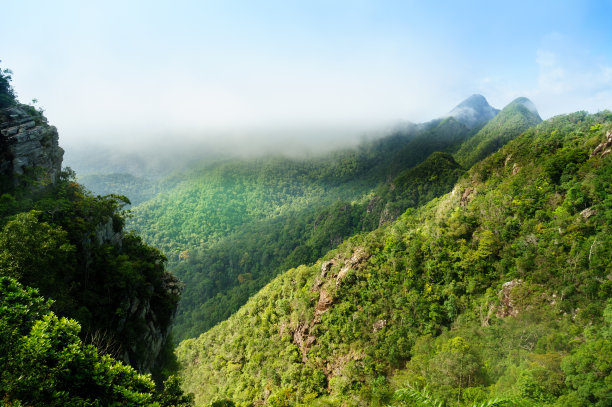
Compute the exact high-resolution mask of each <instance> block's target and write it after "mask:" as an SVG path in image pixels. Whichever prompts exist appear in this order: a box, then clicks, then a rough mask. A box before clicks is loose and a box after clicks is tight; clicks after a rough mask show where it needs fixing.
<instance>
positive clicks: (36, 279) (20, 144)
mask: <svg viewBox="0 0 612 407" xmlns="http://www.w3.org/2000/svg"><path fill="white" fill-rule="evenodd" d="M10 74H11V73H10V71H7V70H0V366H1V368H0V405H2V406H4V405H7V406H21V405H28V406H30V405H32V406H34V405H36V406H42V405H46V406H60V405H61V406H85V405H132V406H141V405H142V406H144V405H147V406H149V405H150V406H161V405H164V406H170V405H191V404H192V400H191V398H190V397H188V396H184V395H183V393H182V391H181V390H180V380H179V379H177V378H176V377H174V376H172V377H169V378H168V375H169V373H171V370H172V369H174V364H175V359H174V356H173V353H172V341H171V340H170V338H169V335H170V327H171V324H172V319H173V317H174V313H175V311H176V306H177V303H178V300H179V297H180V293H181V289H182V285H181V284H180V282H179V281H178V280H177V279H176V278H175V277H174V276H173V275H172V274H170V273H168V272H167V271H166V270H165V261H166V258H165V257H164V256H163V254H161V252H160V251H159V250H157V249H155V248H153V247H150V246H148V245H146V244H144V243H143V242H142V239H141V238H140V237H139V236H137V235H135V234H133V233H127V232H125V231H124V229H123V227H124V224H125V214H124V212H123V211H122V207H123V205H124V204H125V202H126V199H125V198H124V197H121V196H118V195H107V196H97V197H94V196H92V195H90V194H88V193H87V192H85V191H84V188H83V187H82V186H81V185H79V184H78V183H76V182H75V181H74V173H72V172H71V171H70V170H62V169H61V164H62V155H63V150H62V149H61V148H60V147H59V145H58V132H57V130H56V129H55V127H53V126H50V125H49V124H47V119H46V118H45V117H44V116H43V114H42V111H40V110H37V109H35V108H33V107H32V106H29V105H24V104H20V103H19V101H18V100H17V98H16V96H15V93H14V91H13V89H12V87H11V86H10V80H11V76H10ZM168 369H170V370H168ZM146 373H153V374H154V376H155V379H156V380H157V385H158V387H157V388H156V384H155V383H154V381H153V380H152V377H151V376H150V375H146ZM166 379H167V380H166ZM164 380H166V381H165V383H162V382H163V381H164Z"/></svg>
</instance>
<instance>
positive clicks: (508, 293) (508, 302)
mask: <svg viewBox="0 0 612 407" xmlns="http://www.w3.org/2000/svg"><path fill="white" fill-rule="evenodd" d="M521 284H523V280H520V279H519V280H512V281H508V282H506V283H504V284H503V285H502V288H501V290H500V292H499V298H500V301H501V304H500V305H501V306H500V308H499V310H498V311H497V314H496V315H497V317H498V318H506V317H515V316H517V315H518V314H519V309H518V307H517V306H516V304H515V303H514V301H513V300H512V291H513V290H514V288H515V287H518V286H520V285H521Z"/></svg>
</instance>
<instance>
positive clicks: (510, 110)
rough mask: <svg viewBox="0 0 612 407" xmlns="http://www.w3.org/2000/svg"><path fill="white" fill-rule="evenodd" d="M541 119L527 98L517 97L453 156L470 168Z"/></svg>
mask: <svg viewBox="0 0 612 407" xmlns="http://www.w3.org/2000/svg"><path fill="white" fill-rule="evenodd" d="M541 121H542V119H541V118H540V115H539V114H538V112H537V111H536V110H535V108H534V106H533V103H532V102H531V101H530V100H529V99H527V98H522V97H521V98H517V99H515V100H514V101H512V103H510V104H509V105H508V106H506V107H505V108H504V109H503V110H502V111H501V112H500V113H498V114H497V116H495V117H494V118H493V119H491V120H490V121H489V122H488V123H487V124H486V125H485V126H484V127H483V128H482V130H481V131H479V132H478V134H477V135H475V136H474V137H472V138H470V139H469V140H467V141H466V142H465V143H463V144H462V145H461V147H460V148H459V150H458V151H457V152H456V153H455V158H456V159H457V161H458V162H459V163H460V164H461V165H463V166H464V167H465V168H470V167H471V166H472V165H474V164H476V163H477V162H478V161H480V160H482V159H483V158H485V157H487V156H488V155H489V154H491V153H493V152H495V151H496V150H498V149H499V148H500V147H502V146H503V145H505V144H506V143H507V142H508V141H510V140H512V139H514V138H515V137H516V136H518V135H519V134H521V133H522V132H523V131H525V130H527V129H528V128H529V127H531V126H534V125H536V124H538V123H540V122H541Z"/></svg>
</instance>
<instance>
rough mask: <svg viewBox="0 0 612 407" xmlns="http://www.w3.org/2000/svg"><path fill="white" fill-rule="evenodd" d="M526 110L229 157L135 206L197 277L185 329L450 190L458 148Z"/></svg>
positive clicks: (179, 266) (185, 271) (148, 231)
mask: <svg viewBox="0 0 612 407" xmlns="http://www.w3.org/2000/svg"><path fill="white" fill-rule="evenodd" d="M515 104H516V103H515ZM525 114H526V110H525V109H517V108H513V107H512V105H511V106H509V107H508V108H506V109H504V111H502V112H501V113H500V115H499V117H496V122H495V123H497V124H496V125H495V126H492V127H490V126H485V127H484V128H482V130H480V131H479V130H478V128H476V129H472V130H470V129H468V128H467V127H465V126H464V125H463V124H461V123H459V122H458V121H457V120H455V119H454V118H452V117H449V118H446V119H440V120H434V121H432V122H429V123H425V124H422V125H418V126H414V125H413V126H409V127H407V128H406V129H404V130H402V131H399V130H398V131H397V132H396V133H394V134H392V135H390V136H388V137H385V138H382V139H380V140H376V141H371V142H367V143H364V144H362V145H361V146H360V147H359V148H357V149H354V150H346V151H338V152H335V153H332V154H329V155H327V156H322V157H315V158H309V159H289V158H283V157H264V158H259V159H252V160H244V159H242V160H229V161H225V162H222V163H216V164H214V165H209V166H205V167H203V168H200V169H194V170H193V171H192V172H191V173H188V174H185V175H184V176H183V178H184V180H183V181H181V182H180V183H179V184H178V186H177V187H175V188H173V189H170V190H169V191H167V192H162V193H160V194H159V195H158V196H157V197H156V198H154V199H152V200H150V201H148V202H145V203H144V204H142V205H139V206H137V207H135V208H134V210H133V213H134V219H133V221H132V223H131V224H132V225H134V226H135V227H136V230H138V231H139V233H141V234H142V235H143V236H144V237H145V239H146V240H147V242H149V243H151V244H153V245H156V246H158V247H161V248H162V249H163V250H165V252H166V253H167V254H168V255H169V257H170V265H169V267H170V269H171V270H172V271H173V272H174V273H175V274H176V275H178V276H179V277H180V278H181V279H182V280H183V281H185V283H186V289H185V292H184V294H183V296H182V301H181V304H180V305H179V310H178V315H177V319H176V323H175V327H174V334H175V337H176V338H177V339H178V340H180V339H185V338H187V337H194V336H197V335H198V334H199V333H201V332H204V331H206V330H207V329H209V328H210V327H212V326H214V325H215V324H216V323H218V322H220V321H222V320H224V319H225V318H227V317H228V316H229V315H231V314H232V313H233V312H235V311H236V310H237V309H238V308H239V307H240V306H241V305H242V304H244V302H245V301H246V300H247V299H248V298H249V296H251V295H253V294H254V293H255V292H257V290H258V289H260V288H261V287H263V286H264V285H265V284H266V283H268V282H269V281H270V280H271V279H272V278H273V277H274V276H276V275H278V273H280V272H282V271H284V270H287V269H288V268H291V267H296V266H298V265H300V264H308V263H312V262H314V261H316V260H317V259H318V258H319V257H321V256H322V255H323V254H325V253H326V252H327V251H329V250H331V249H332V248H334V247H336V246H337V245H338V244H339V243H340V242H342V241H343V240H344V239H346V238H347V237H350V236H352V235H354V234H356V233H359V232H363V231H370V230H373V229H376V228H377V227H379V226H380V225H382V224H384V223H385V222H389V221H392V220H394V219H396V218H397V217H398V216H399V215H400V214H402V213H403V212H404V211H405V210H406V209H407V208H410V207H416V206H418V205H422V204H424V203H426V202H428V201H429V200H430V199H432V198H435V197H437V196H440V195H442V194H444V193H446V192H448V191H450V190H451V188H452V187H453V185H454V183H455V182H456V181H457V179H458V177H459V176H460V175H461V174H462V173H463V169H462V168H461V167H460V166H459V165H458V164H457V163H456V162H455V160H454V159H453V157H452V156H451V155H450V154H449V153H453V152H455V151H456V150H458V149H459V148H460V147H461V146H462V145H463V144H462V143H466V142H469V141H470V140H472V139H474V138H476V139H477V140H478V142H477V143H476V144H477V146H480V145H484V144H487V143H489V144H490V139H503V140H504V141H507V140H508V139H509V138H512V137H514V136H516V135H518V134H519V133H520V132H521V131H523V130H524V129H525V128H526V126H527V123H530V120H531V116H529V117H523V116H524V115H525ZM529 114H530V115H532V113H530V112H529ZM515 116H520V117H515ZM496 131H499V132H507V133H508V134H507V135H506V136H504V137H501V136H500V135H499V134H498V133H496ZM443 151H444V152H445V153H443ZM176 178H177V176H176V175H175V176H174V177H173V179H176Z"/></svg>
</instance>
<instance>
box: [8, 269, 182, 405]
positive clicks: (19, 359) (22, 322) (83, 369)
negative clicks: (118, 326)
mask: <svg viewBox="0 0 612 407" xmlns="http://www.w3.org/2000/svg"><path fill="white" fill-rule="evenodd" d="M51 304H52V302H51V301H48V300H45V299H43V298H42V297H41V296H40V295H39V294H38V292H37V291H36V290H34V289H31V288H24V287H22V286H21V285H20V284H19V283H18V282H17V281H16V280H14V279H12V278H8V277H0V337H1V338H2V341H1V342H0V366H2V371H1V372H0V405H3V406H5V405H6V406H20V405H28V406H30V405H31V406H99V405H123V406H180V405H181V406H189V405H193V400H192V398H191V397H187V396H183V395H182V393H181V394H180V395H179V396H178V397H177V395H176V390H177V388H176V385H175V384H173V383H176V382H177V380H178V379H177V378H176V377H172V378H171V379H169V381H167V382H166V385H165V386H164V389H165V390H163V391H161V392H157V391H156V389H155V384H154V383H153V380H151V377H150V376H145V375H141V374H138V373H137V372H136V371H135V370H134V369H133V368H131V367H130V366H126V365H124V364H122V363H121V362H117V361H116V360H114V359H112V358H111V357H110V356H108V355H99V353H98V350H97V349H96V348H95V347H94V346H93V345H86V344H84V343H83V342H82V340H81V339H80V338H79V331H80V326H79V324H78V323H77V322H76V321H75V320H72V319H66V318H60V317H58V316H56V314H55V313H53V312H52V311H50V308H51Z"/></svg>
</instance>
